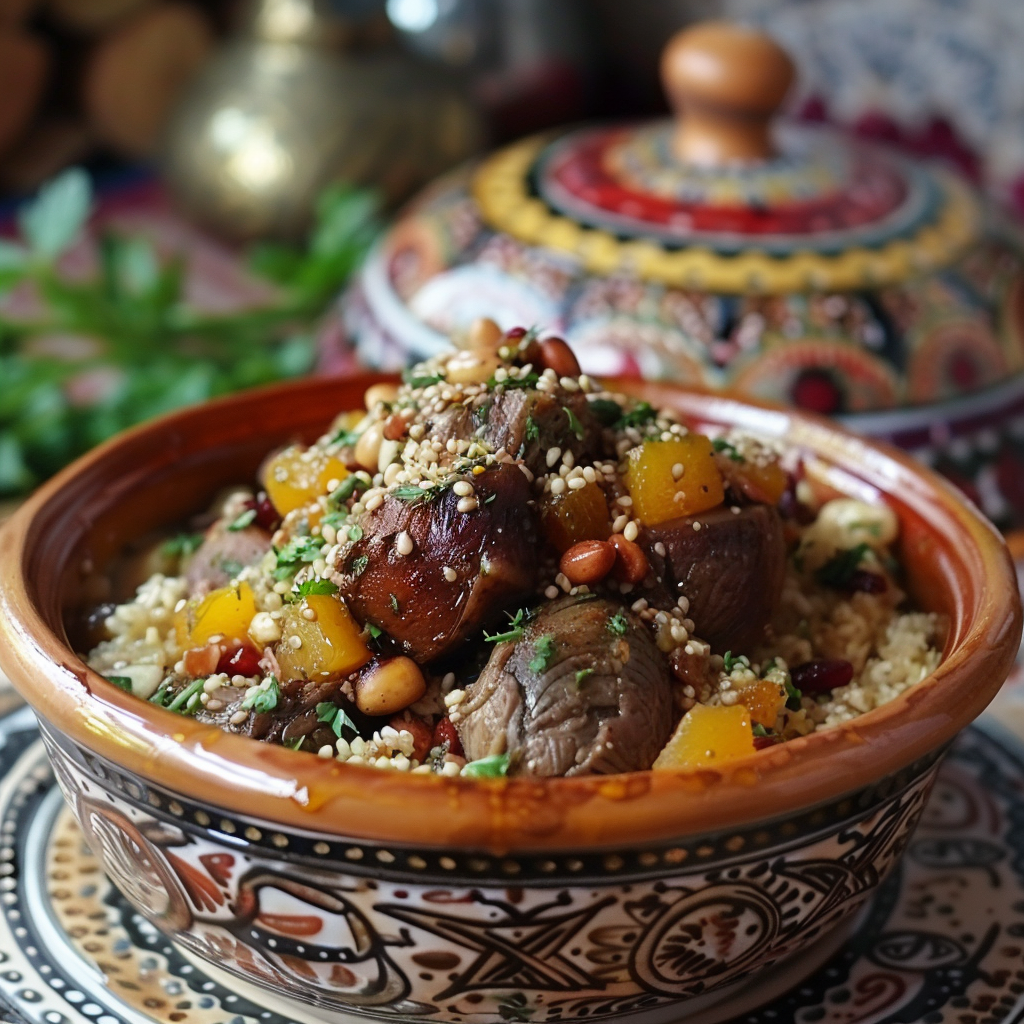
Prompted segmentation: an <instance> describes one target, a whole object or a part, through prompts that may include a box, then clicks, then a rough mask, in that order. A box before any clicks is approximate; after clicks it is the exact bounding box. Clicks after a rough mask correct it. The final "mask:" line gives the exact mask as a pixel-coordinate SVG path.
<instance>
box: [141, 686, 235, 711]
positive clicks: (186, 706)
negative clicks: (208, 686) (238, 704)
mask: <svg viewBox="0 0 1024 1024" xmlns="http://www.w3.org/2000/svg"><path fill="white" fill-rule="evenodd" d="M205 683H206V679H205V678H203V679H193V680H192V682H191V683H189V684H188V686H186V687H185V689H184V690H182V691H181V692H180V693H179V694H178V695H177V696H176V697H175V698H174V700H172V701H171V703H170V704H168V705H167V710H168V711H177V712H178V713H179V714H182V715H189V714H192V713H193V712H194V711H196V710H198V707H199V694H201V693H202V692H203V685H204V684H205ZM159 692H160V691H159V690H158V691H157V693H159ZM154 696H155V695H154ZM243 707H244V705H243Z"/></svg>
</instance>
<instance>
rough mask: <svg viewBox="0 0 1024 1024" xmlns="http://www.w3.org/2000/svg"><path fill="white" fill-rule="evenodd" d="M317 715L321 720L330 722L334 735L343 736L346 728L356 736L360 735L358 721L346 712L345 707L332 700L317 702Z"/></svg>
mask: <svg viewBox="0 0 1024 1024" xmlns="http://www.w3.org/2000/svg"><path fill="white" fill-rule="evenodd" d="M316 717H317V719H318V720H319V721H321V722H330V724H331V729H332V730H333V731H334V735H335V736H337V737H338V738H339V739H341V738H342V732H343V730H345V729H348V730H350V731H351V732H352V733H353V734H354V735H356V736H358V735H359V729H358V727H357V726H356V723H355V722H353V721H352V719H351V718H350V717H349V716H348V715H347V714H346V713H345V711H344V709H342V708H339V707H338V706H337V705H336V704H332V703H331V702H330V701H321V702H320V703H319V704H317V706H316Z"/></svg>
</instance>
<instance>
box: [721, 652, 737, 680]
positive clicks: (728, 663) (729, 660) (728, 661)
mask: <svg viewBox="0 0 1024 1024" xmlns="http://www.w3.org/2000/svg"><path fill="white" fill-rule="evenodd" d="M738 663H739V659H738V658H734V657H733V656H732V651H726V652H725V654H724V655H723V657H722V667H723V668H724V670H725V674H726V675H729V674H730V673H731V672H732V670H733V669H734V668H735V667H736V665H737V664H738Z"/></svg>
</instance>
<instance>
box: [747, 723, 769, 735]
mask: <svg viewBox="0 0 1024 1024" xmlns="http://www.w3.org/2000/svg"><path fill="white" fill-rule="evenodd" d="M750 731H751V732H752V733H753V734H754V735H755V736H757V737H758V738H759V739H760V738H763V737H765V736H770V735H771V733H770V732H768V730H767V729H766V728H765V727H764V726H763V725H762V724H761V723H760V722H755V723H754V725H753V727H752V728H751V730H750Z"/></svg>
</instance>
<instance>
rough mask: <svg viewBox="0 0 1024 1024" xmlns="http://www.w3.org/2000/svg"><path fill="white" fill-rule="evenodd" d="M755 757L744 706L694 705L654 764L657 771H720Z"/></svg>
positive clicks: (752, 735)
mask: <svg viewBox="0 0 1024 1024" xmlns="http://www.w3.org/2000/svg"><path fill="white" fill-rule="evenodd" d="M753 753H754V734H753V732H752V731H751V725H750V712H749V711H747V709H746V707H745V706H744V705H742V704H734V705H733V706H732V707H724V706H719V707H706V706H705V705H703V704H695V705H694V706H693V707H692V708H690V710H689V711H687V712H686V714H685V715H684V716H683V719H682V721H681V722H680V723H679V725H678V726H676V731H675V733H673V735H672V739H670V740H669V741H668V743H667V744H666V745H665V749H664V750H662V752H661V753H660V754H659V755H658V759H657V760H656V761H655V762H654V768H655V770H669V769H678V768H685V769H694V768H718V767H720V766H721V765H723V764H725V763H726V762H728V761H732V760H734V759H735V758H738V757H745V756H746V755H747V754H753Z"/></svg>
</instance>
